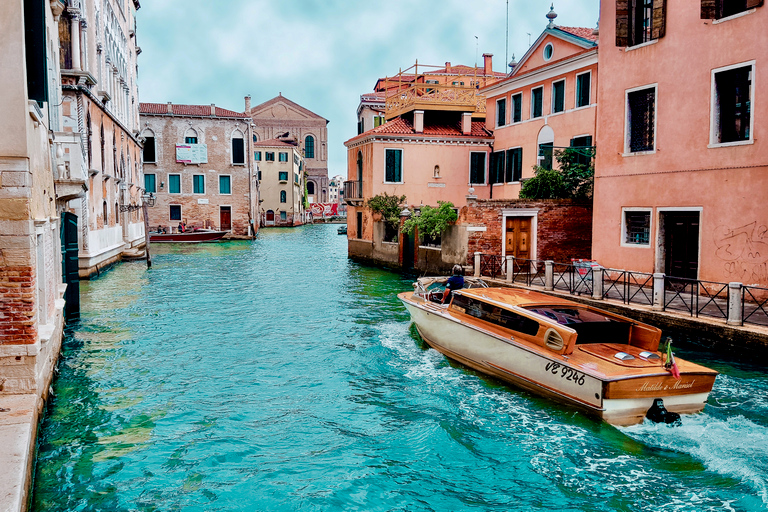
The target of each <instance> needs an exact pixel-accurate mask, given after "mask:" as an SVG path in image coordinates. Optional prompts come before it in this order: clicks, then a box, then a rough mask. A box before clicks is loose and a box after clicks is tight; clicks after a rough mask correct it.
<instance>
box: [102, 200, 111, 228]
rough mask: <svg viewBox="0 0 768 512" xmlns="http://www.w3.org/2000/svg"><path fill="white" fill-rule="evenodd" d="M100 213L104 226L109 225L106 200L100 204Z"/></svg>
mask: <svg viewBox="0 0 768 512" xmlns="http://www.w3.org/2000/svg"><path fill="white" fill-rule="evenodd" d="M102 213H103V217H104V227H107V226H108V225H109V212H108V211H107V202H106V201H104V204H103V205H102Z"/></svg>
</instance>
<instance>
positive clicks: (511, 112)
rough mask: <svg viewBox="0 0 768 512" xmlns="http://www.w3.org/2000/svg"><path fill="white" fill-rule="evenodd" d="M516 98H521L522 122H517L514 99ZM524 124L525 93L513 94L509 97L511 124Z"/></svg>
mask: <svg viewBox="0 0 768 512" xmlns="http://www.w3.org/2000/svg"><path fill="white" fill-rule="evenodd" d="M515 96H520V120H519V121H515V114H514V112H515V109H514V106H513V105H514V100H513V98H514V97H515ZM522 122H523V92H522V91H520V92H517V93H515V94H511V95H510V96H509V124H519V123H522Z"/></svg>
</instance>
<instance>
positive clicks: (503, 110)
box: [496, 98, 507, 126]
mask: <svg viewBox="0 0 768 512" xmlns="http://www.w3.org/2000/svg"><path fill="white" fill-rule="evenodd" d="M505 124H507V99H506V98H501V99H500V100H496V126H504V125H505Z"/></svg>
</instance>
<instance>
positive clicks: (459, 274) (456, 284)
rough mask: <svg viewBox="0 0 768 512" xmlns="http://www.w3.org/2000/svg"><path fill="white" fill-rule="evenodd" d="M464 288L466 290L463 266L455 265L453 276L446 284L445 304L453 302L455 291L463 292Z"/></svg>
mask: <svg viewBox="0 0 768 512" xmlns="http://www.w3.org/2000/svg"><path fill="white" fill-rule="evenodd" d="M462 288H464V268H463V267H462V266H461V265H454V266H453V275H452V276H451V277H449V278H448V281H447V282H446V283H445V291H444V292H443V304H447V303H448V302H449V301H450V300H451V295H453V292H454V291H455V290H461V289H462Z"/></svg>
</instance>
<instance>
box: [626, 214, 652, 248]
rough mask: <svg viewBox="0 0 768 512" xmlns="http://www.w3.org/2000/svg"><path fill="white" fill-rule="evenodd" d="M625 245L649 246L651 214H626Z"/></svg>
mask: <svg viewBox="0 0 768 512" xmlns="http://www.w3.org/2000/svg"><path fill="white" fill-rule="evenodd" d="M624 233H625V235H624V243H626V244H632V245H649V244H650V241H651V212H649V211H627V212H624Z"/></svg>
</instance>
